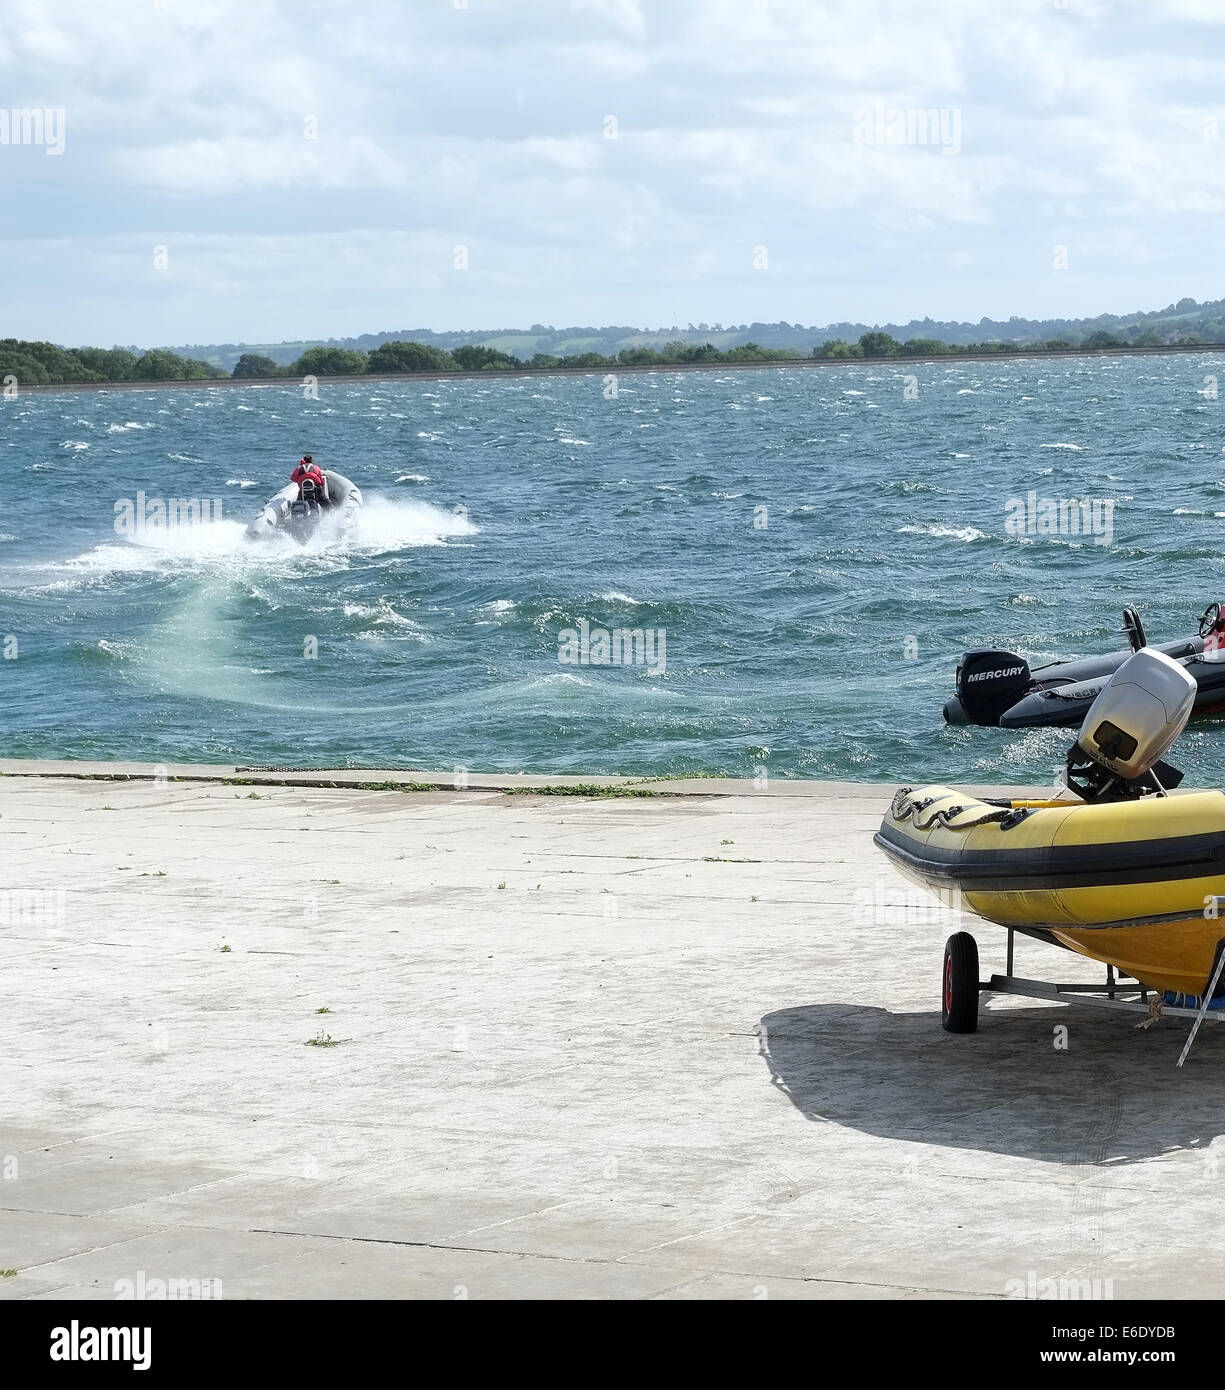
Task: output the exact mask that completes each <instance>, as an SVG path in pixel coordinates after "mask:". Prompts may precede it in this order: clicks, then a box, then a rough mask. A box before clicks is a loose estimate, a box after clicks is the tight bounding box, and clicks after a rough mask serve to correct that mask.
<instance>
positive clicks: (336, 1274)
mask: <svg viewBox="0 0 1225 1390" xmlns="http://www.w3.org/2000/svg"><path fill="white" fill-rule="evenodd" d="M0 771H3V772H5V773H7V774H8V775H6V776H4V777H3V779H0V875H2V878H0V889H2V890H3V891H2V892H0V971H2V978H3V982H4V988H3V996H2V997H3V1001H4V1003H3V1011H2V1012H0V1049H2V1051H0V1055H2V1057H3V1066H2V1068H0V1269H3V1270H5V1271H6V1273H5V1274H4V1275H3V1276H2V1277H0V1297H4V1298H35V1299H37V1298H61V1297H88V1298H100V1299H106V1298H113V1297H114V1296H115V1291H116V1284H117V1281H121V1280H132V1281H133V1282H136V1281H137V1280H139V1279H141V1278H143V1279H144V1280H145V1282H146V1285H148V1283H149V1281H151V1280H169V1279H181V1280H198V1281H201V1287H202V1288H203V1289H205V1290H210V1289H211V1290H212V1291H214V1292H215V1291H218V1287H219V1288H220V1291H221V1292H222V1293H223V1295H224V1297H226V1298H305V1297H329V1298H362V1297H421V1298H456V1297H464V1296H467V1297H471V1298H504V1297H516V1298H588V1297H605V1298H656V1297H658V1298H712V1297H726V1298H745V1299H751V1298H763V1297H764V1298H848V1297H849V1298H895V1297H900V1298H929V1297H966V1296H975V1297H984V1298H1001V1297H1005V1296H1006V1295H1008V1294H1009V1293H1010V1292H1015V1291H1017V1290H1018V1289H1022V1288H1025V1287H1028V1288H1029V1289H1030V1290H1031V1291H1032V1290H1033V1289H1034V1288H1039V1289H1041V1288H1042V1287H1044V1286H1043V1285H1041V1283H1040V1281H1042V1280H1046V1279H1065V1280H1076V1281H1081V1280H1099V1281H1102V1282H1101V1283H1100V1284H1099V1285H1098V1286H1097V1287H1098V1289H1099V1291H1101V1292H1106V1293H1113V1296H1114V1297H1115V1298H1129V1297H1137V1296H1147V1295H1174V1296H1180V1295H1185V1296H1200V1297H1202V1296H1205V1295H1218V1296H1219V1295H1220V1294H1221V1293H1222V1291H1223V1289H1225V1275H1221V1274H1220V1273H1218V1272H1216V1271H1217V1270H1218V1268H1219V1260H1218V1259H1217V1258H1216V1247H1217V1243H1218V1233H1219V1229H1220V1225H1221V1218H1220V1212H1221V1210H1222V1194H1223V1192H1225V1178H1223V1176H1222V1172H1221V1169H1222V1168H1223V1167H1225V1163H1223V1162H1222V1160H1223V1158H1225V1139H1220V1138H1218V1136H1219V1135H1221V1134H1222V1133H1225V1029H1206V1030H1205V1032H1204V1034H1203V1035H1202V1037H1201V1040H1200V1041H1199V1043H1198V1044H1197V1046H1196V1049H1195V1051H1194V1052H1193V1053H1192V1057H1191V1061H1190V1062H1189V1064H1188V1065H1187V1067H1186V1068H1185V1069H1184V1070H1183V1071H1181V1072H1177V1071H1175V1069H1174V1061H1175V1058H1176V1056H1177V1053H1178V1049H1179V1047H1180V1045H1181V1042H1182V1039H1183V1037H1184V1031H1183V1028H1182V1027H1181V1026H1179V1025H1177V1024H1175V1023H1173V1022H1170V1021H1166V1022H1164V1023H1162V1024H1160V1025H1159V1026H1158V1027H1156V1028H1155V1029H1153V1030H1152V1031H1151V1032H1139V1031H1137V1030H1136V1029H1135V1028H1134V1026H1133V1022H1132V1020H1131V1019H1130V1018H1129V1017H1127V1016H1123V1015H1114V1014H1110V1013H1107V1012H1105V1011H1097V1010H1092V1011H1091V1010H1089V1009H1085V1008H1079V1009H1078V1008H1073V1007H1056V1006H1048V1005H1045V1004H1034V1003H1032V1002H1030V1003H1027V1002H1026V1001H1022V1000H1014V999H1007V1000H1004V999H998V1000H996V1001H994V1002H993V1003H992V1004H991V1005H990V1007H989V1010H988V1011H987V1012H986V1013H985V1016H984V1018H983V1022H982V1026H981V1028H980V1031H979V1033H978V1034H976V1035H974V1036H971V1037H954V1036H951V1035H947V1034H945V1033H943V1032H942V1031H941V1029H940V1025H939V1014H938V997H937V986H938V978H939V969H940V956H941V946H942V943H943V940H944V937H945V936H946V935H947V934H948V932H949V931H950V930H952V929H953V928H954V926H955V919H946V916H945V914H944V913H943V912H938V911H929V910H928V909H927V908H926V907H925V906H922V905H921V904H920V902H919V900H918V899H916V898H915V897H914V896H913V895H912V893H911V890H909V889H908V888H907V886H906V885H905V884H904V883H903V882H902V881H901V880H900V879H898V878H896V877H895V876H894V875H893V873H892V871H890V870H889V869H888V867H887V866H886V864H885V863H884V861H883V860H882V858H881V857H880V856H879V854H878V853H877V852H876V851H875V850H874V849H873V848H872V844H871V835H872V831H873V830H874V828H875V826H876V825H877V824H878V822H879V818H880V815H881V813H882V810H883V809H884V807H885V805H886V804H887V801H888V795H889V789H888V788H885V787H881V786H850V785H842V784H818V783H774V784H772V785H771V786H770V788H769V789H768V790H762V791H758V790H754V789H753V787H752V785H751V784H747V783H724V782H696V783H686V784H673V783H648V784H645V785H643V786H640V787H638V788H637V789H638V790H648V791H650V792H652V793H653V795H651V796H649V797H624V796H617V797H610V798H607V799H594V798H588V797H576V796H560V795H532V794H524V795H514V794H507V792H506V791H505V790H499V788H504V787H515V789H516V790H520V791H522V790H523V789H524V787H525V785H533V783H532V779H513V778H503V779H494V778H490V779H479V778H474V779H473V782H474V783H481V782H482V781H483V782H484V785H480V786H470V787H469V789H467V790H464V791H454V790H450V789H448V790H443V791H411V792H410V791H396V790H359V789H356V788H355V787H353V786H352V785H333V786H326V785H325V786H320V785H307V783H309V782H311V781H316V782H318V781H324V782H328V781H331V782H335V783H348V784H353V783H356V782H379V781H382V780H386V779H389V778H392V777H398V778H400V779H402V780H409V781H415V782H417V783H426V784H434V783H439V782H441V783H443V784H449V782H450V777H449V775H448V776H445V777H430V776H429V775H428V774H419V775H416V776H414V777H411V778H409V777H406V775H405V774H402V773H400V774H391V773H388V774H375V773H362V774H356V773H349V774H341V773H336V774H330V773H328V774H321V775H316V776H315V777H313V778H312V777H310V776H308V775H301V776H296V777H295V775H294V774H264V775H262V776H261V780H260V782H259V784H258V785H253V784H252V782H251V778H252V777H254V776H255V774H251V773H237V774H236V773H235V772H234V770H233V769H216V768H212V769H206V768H192V769H187V768H170V769H167V770H165V775H164V776H159V777H156V778H155V777H153V776H152V772H153V770H152V769H151V768H140V767H126V768H125V767H120V766H119V765H105V766H103V765H99V766H91V765H88V764H32V763H14V762H9V763H4V764H0ZM69 773H70V774H72V775H66V774H69ZM91 773H92V774H97V775H98V776H99V778H101V776H102V775H106V776H108V777H113V776H114V775H115V774H120V775H123V776H129V777H130V778H131V780H91V779H90V778H89V777H88V776H83V775H82V774H91ZM179 777H182V778H190V779H191V780H182V781H180V780H175V779H176V778H179ZM227 779H228V780H227ZM543 780H544V779H537V780H536V784H539V783H541V782H543ZM278 781H279V782H286V781H289V782H297V783H298V784H297V785H275V783H276V782H278ZM975 931H976V934H977V935H978V937H979V941H980V945H981V947H982V949H983V966H984V971H988V970H990V969H997V968H1000V967H1001V966H1002V952H1003V933H1002V932H1000V931H999V930H998V929H996V928H992V927H987V926H985V925H979V926H977V927H976V928H975ZM1069 962H1072V969H1073V975H1072V977H1073V978H1080V977H1079V976H1077V975H1076V974H1075V970H1076V969H1077V968H1078V967H1077V966H1076V963H1075V962H1074V961H1072V958H1071V957H1070V956H1067V955H1065V954H1063V953H1060V952H1057V951H1054V950H1052V949H1049V948H1045V947H1042V946H1039V945H1036V944H1033V943H1029V942H1024V941H1023V942H1022V943H1021V945H1020V947H1019V960H1018V968H1019V969H1021V970H1023V972H1024V973H1027V974H1030V975H1035V976H1043V975H1045V976H1046V977H1047V978H1064V979H1066V978H1069ZM323 1009H327V1010H329V1012H327V1013H321V1012H318V1011H319V1010H323ZM1060 1024H1063V1025H1066V1026H1067V1028H1068V1030H1069V1031H1068V1034H1067V1039H1066V1041H1067V1046H1066V1048H1063V1049H1061V1048H1059V1047H1057V1046H1056V1045H1055V1043H1056V1042H1057V1041H1058V1040H1059V1038H1060V1036H1061V1035H1060V1034H1058V1033H1056V1031H1055V1030H1056V1025H1060ZM312 1040H315V1041H316V1042H319V1043H324V1044H326V1043H328V1042H329V1041H330V1042H331V1043H333V1044H334V1045H331V1046H327V1045H324V1046H316V1045H310V1043H311V1041H312ZM12 1270H16V1271H17V1272H16V1274H13V1273H11V1272H8V1271H12ZM205 1280H214V1281H217V1280H219V1281H220V1286H218V1285H216V1284H212V1285H205V1284H204V1283H203V1281H205ZM1107 1280H1109V1281H1112V1282H1111V1283H1110V1284H1107V1283H1106V1282H1105V1281H1107ZM187 1287H188V1288H191V1287H192V1286H191V1285H188V1286H187ZM1046 1287H1053V1286H1046ZM1067 1287H1068V1288H1076V1287H1080V1286H1078V1285H1068V1286H1067ZM1089 1287H1091V1286H1086V1287H1085V1291H1086V1292H1088V1291H1089Z"/></svg>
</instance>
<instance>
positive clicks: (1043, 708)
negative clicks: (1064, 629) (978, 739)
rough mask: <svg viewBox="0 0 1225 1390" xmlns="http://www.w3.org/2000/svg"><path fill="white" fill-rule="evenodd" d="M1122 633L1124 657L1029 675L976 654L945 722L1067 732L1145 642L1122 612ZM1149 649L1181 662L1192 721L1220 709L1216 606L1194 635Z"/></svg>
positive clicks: (964, 661)
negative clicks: (1191, 698)
mask: <svg viewBox="0 0 1225 1390" xmlns="http://www.w3.org/2000/svg"><path fill="white" fill-rule="evenodd" d="M1123 631H1124V632H1125V633H1126V634H1127V636H1128V639H1129V642H1130V646H1129V647H1128V649H1127V650H1125V651H1118V652H1110V653H1109V654H1108V655H1106V656H1088V657H1083V658H1081V659H1080V660H1077V661H1053V662H1051V663H1050V664H1049V665H1046V666H1038V667H1035V668H1034V669H1033V670H1032V671H1031V670H1030V667H1029V663H1028V662H1027V661H1026V660H1025V659H1024V657H1020V656H1017V655H1016V654H1015V653H1014V652H1008V651H1000V650H998V649H997V648H993V647H975V648H974V649H973V650H972V651H968V652H966V653H965V655H964V656H963V657H962V658H961V662H960V663H959V665H958V667H957V684H956V691H957V693H956V694H955V695H954V696H953V698H952V699H951V700H949V701H948V702H947V703H946V704H945V706H944V718H945V720H946V721H947V722H948V723H949V724H985V725H997V724H998V725H1001V726H1002V727H1004V728H1006V729H1025V728H1032V727H1035V726H1039V725H1045V726H1048V727H1049V726H1057V727H1069V728H1070V727H1074V726H1075V725H1077V724H1079V723H1080V722H1081V720H1083V719H1084V717H1085V715H1086V714H1087V713H1088V712H1089V708H1090V706H1091V705H1092V704H1093V701H1094V700H1096V699H1097V697H1098V695H1100V694H1101V692H1102V689H1103V687H1104V686H1105V684H1106V682H1107V681H1108V680H1109V679H1110V678H1111V676H1113V675H1114V673H1115V672H1116V671H1117V670H1118V669H1119V668H1120V667H1121V666H1122V665H1123V663H1124V662H1125V661H1126V660H1127V659H1128V658H1129V657H1130V656H1131V654H1132V653H1133V652H1138V651H1139V650H1140V649H1141V648H1142V647H1143V646H1145V644H1146V642H1147V640H1148V639H1147V638H1146V637H1145V633H1144V624H1143V623H1142V622H1141V621H1140V615H1139V614H1138V613H1137V612H1136V610H1135V609H1134V608H1125V609H1124V610H1123ZM1155 650H1157V651H1159V652H1163V653H1164V654H1165V655H1166V656H1169V657H1172V658H1173V659H1174V660H1175V661H1178V662H1181V663H1182V665H1183V667H1184V668H1185V669H1186V671H1187V673H1188V674H1189V675H1190V676H1191V678H1192V679H1193V680H1194V682H1195V687H1196V690H1195V702H1194V709H1193V713H1194V714H1197V715H1201V714H1212V713H1215V712H1217V711H1220V710H1225V618H1222V615H1221V605H1220V604H1219V603H1212V604H1209V606H1208V607H1207V608H1206V609H1205V610H1204V612H1203V614H1202V615H1201V617H1200V620H1199V633H1198V635H1197V636H1195V637H1186V638H1183V639H1182V640H1181V641H1178V642H1167V643H1165V644H1164V645H1162V646H1159V647H1157V648H1155Z"/></svg>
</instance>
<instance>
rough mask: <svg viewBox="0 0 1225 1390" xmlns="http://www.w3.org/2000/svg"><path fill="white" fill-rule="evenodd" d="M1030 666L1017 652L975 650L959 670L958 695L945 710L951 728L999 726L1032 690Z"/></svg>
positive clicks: (985, 648)
mask: <svg viewBox="0 0 1225 1390" xmlns="http://www.w3.org/2000/svg"><path fill="white" fill-rule="evenodd" d="M1030 684H1031V677H1030V674H1029V663H1028V662H1027V661H1026V660H1025V658H1024V657H1021V656H1017V655H1016V654H1015V653H1014V652H1004V651H999V650H997V649H996V648H995V647H975V648H974V649H973V650H972V651H968V652H966V654H965V655H964V656H963V657H962V658H961V662H960V664H959V665H958V667H957V694H956V696H955V697H954V698H953V699H951V700H949V701H948V703H947V704H946V705H945V706H944V717H945V719H946V720H947V722H948V723H950V724H988V725H992V724H998V723H999V722H1000V715H1001V714H1003V713H1004V711H1005V710H1007V709H1011V708H1012V706H1013V705H1015V704H1016V702H1017V701H1018V700H1019V699H1020V698H1021V696H1022V695H1024V694H1025V692H1026V691H1027V690H1028V689H1029V687H1030Z"/></svg>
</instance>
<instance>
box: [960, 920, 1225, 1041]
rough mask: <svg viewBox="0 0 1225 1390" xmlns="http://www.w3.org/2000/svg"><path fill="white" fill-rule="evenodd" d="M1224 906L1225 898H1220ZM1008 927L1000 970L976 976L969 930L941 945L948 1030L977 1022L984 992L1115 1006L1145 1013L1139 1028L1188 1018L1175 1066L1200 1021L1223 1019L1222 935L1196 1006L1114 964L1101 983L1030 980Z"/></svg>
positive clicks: (972, 1026)
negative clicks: (1217, 999)
mask: <svg viewBox="0 0 1225 1390" xmlns="http://www.w3.org/2000/svg"><path fill="white" fill-rule="evenodd" d="M1218 903H1219V904H1220V905H1221V906H1225V898H1222V899H1218ZM1006 930H1007V932H1008V951H1007V961H1006V964H1005V967H1004V974H1002V975H992V976H991V977H990V978H989V979H986V980H983V979H980V978H979V973H978V942H977V941H976V940H975V939H974V937H973V936H971V935H970V933H969V932H956V933H955V934H954V935H952V936H950V937H949V939H948V941H946V942H945V945H944V971H943V974H942V977H941V978H942V980H943V989H942V991H941V997H940V1025H941V1027H942V1028H944V1030H945V1031H946V1032H948V1033H973V1032H975V1031H977V1028H978V1006H979V1000H980V999H981V998H982V996H983V995H986V994H1016V995H1020V996H1021V997H1022V998H1025V999H1048V1000H1053V1001H1054V1002H1056V1003H1064V1004H1090V1005H1092V1006H1094V1007H1095V1008H1099V1009H1116V1010H1119V1011H1121V1012H1124V1013H1134V1014H1144V1015H1145V1017H1144V1019H1143V1020H1142V1021H1141V1022H1140V1023H1139V1024H1137V1025H1136V1026H1137V1027H1139V1028H1151V1027H1152V1026H1153V1024H1154V1023H1156V1022H1157V1020H1158V1019H1161V1018H1166V1017H1170V1018H1189V1019H1191V1020H1192V1023H1191V1031H1190V1033H1189V1034H1188V1036H1187V1041H1186V1042H1185V1043H1184V1044H1183V1049H1182V1052H1181V1053H1180V1054H1179V1057H1178V1062H1177V1064H1176V1065H1177V1066H1178V1067H1180V1068H1181V1066H1182V1064H1183V1063H1184V1062H1185V1061H1186V1060H1187V1055H1188V1054H1189V1053H1190V1051H1191V1047H1192V1044H1193V1043H1194V1042H1195V1039H1196V1036H1197V1034H1198V1033H1199V1030H1200V1028H1201V1026H1202V1025H1203V1024H1204V1023H1221V1022H1223V1021H1225V1007H1221V1008H1218V1009H1215V1010H1213V1009H1211V1008H1210V1006H1211V1004H1212V1001H1213V997H1214V995H1215V994H1216V989H1217V985H1218V984H1219V982H1220V978H1221V971H1222V968H1223V967H1225V949H1222V948H1223V947H1225V939H1222V941H1221V942H1219V943H1218V945H1217V952H1216V964H1215V967H1214V969H1213V972H1212V979H1211V980H1210V981H1209V983H1208V988H1207V990H1206V991H1205V993H1204V995H1203V998H1202V999H1200V1000H1199V1001H1198V1003H1197V1005H1196V1006H1195V1007H1188V1006H1186V1005H1182V1004H1167V1003H1166V1002H1165V996H1164V995H1163V993H1162V992H1161V991H1160V990H1155V989H1150V988H1149V987H1148V986H1147V985H1143V984H1141V983H1140V982H1139V981H1138V980H1133V979H1132V978H1131V976H1130V975H1123V974H1121V973H1119V972H1117V971H1116V970H1115V968H1114V966H1113V965H1108V966H1107V967H1106V980H1105V983H1104V984H1087V983H1075V984H1069V983H1065V982H1062V981H1061V982H1054V981H1048V980H1030V979H1027V978H1025V977H1024V976H1022V975H1017V974H1014V964H1015V957H1016V935H1017V929H1016V928H1015V927H1008V928H1006Z"/></svg>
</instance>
